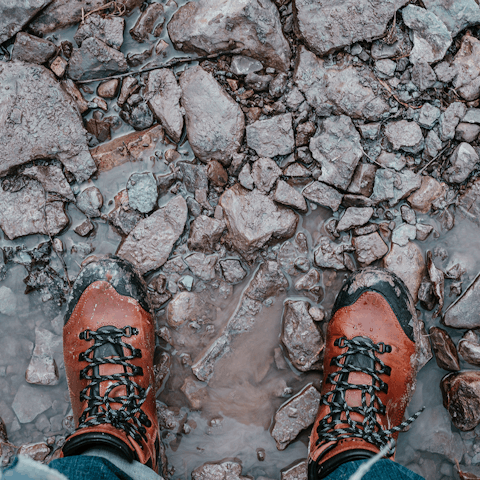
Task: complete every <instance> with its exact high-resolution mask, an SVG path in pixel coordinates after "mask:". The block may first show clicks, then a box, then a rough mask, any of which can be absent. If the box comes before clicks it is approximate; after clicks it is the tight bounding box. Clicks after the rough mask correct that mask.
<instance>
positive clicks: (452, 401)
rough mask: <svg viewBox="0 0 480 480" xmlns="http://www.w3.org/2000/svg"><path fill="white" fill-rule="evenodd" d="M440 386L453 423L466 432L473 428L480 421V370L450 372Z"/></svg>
mask: <svg viewBox="0 0 480 480" xmlns="http://www.w3.org/2000/svg"><path fill="white" fill-rule="evenodd" d="M440 388H441V390H442V396H443V406H444V407H445V408H446V409H447V411H448V413H449V414H450V416H451V418H452V422H453V424H454V425H455V426H456V427H457V428H458V429H459V430H462V431H464V432H466V431H469V430H473V429H474V428H475V427H476V426H477V425H478V424H479V423H480V371H478V370H464V371H461V372H453V373H449V374H448V375H446V376H445V377H443V378H442V381H441V382H440Z"/></svg>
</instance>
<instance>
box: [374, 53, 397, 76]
mask: <svg viewBox="0 0 480 480" xmlns="http://www.w3.org/2000/svg"><path fill="white" fill-rule="evenodd" d="M396 68H397V64H396V63H395V62H394V61H393V60H390V59H388V58H385V59H382V60H377V61H376V62H375V70H376V71H377V72H378V73H379V74H380V75H381V76H382V78H385V77H387V78H388V77H393V75H394V74H395V70H396Z"/></svg>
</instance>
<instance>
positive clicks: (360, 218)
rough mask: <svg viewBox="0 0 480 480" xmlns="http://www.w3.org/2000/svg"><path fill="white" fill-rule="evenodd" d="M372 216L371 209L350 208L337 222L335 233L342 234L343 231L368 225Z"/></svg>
mask: <svg viewBox="0 0 480 480" xmlns="http://www.w3.org/2000/svg"><path fill="white" fill-rule="evenodd" d="M372 215H373V208H372V207H366V208H356V207H350V208H347V210H345V213H344V214H343V216H342V218H341V219H340V221H339V222H338V225H337V232H343V231H345V230H350V229H351V228H354V227H361V226H362V225H365V224H366V223H368V221H369V220H370V218H372Z"/></svg>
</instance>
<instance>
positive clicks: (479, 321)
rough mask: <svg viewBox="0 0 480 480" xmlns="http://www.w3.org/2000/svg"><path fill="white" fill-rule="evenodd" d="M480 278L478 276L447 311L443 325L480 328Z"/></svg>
mask: <svg viewBox="0 0 480 480" xmlns="http://www.w3.org/2000/svg"><path fill="white" fill-rule="evenodd" d="M479 308H480V276H478V275H477V276H476V277H475V279H474V280H473V282H472V283H471V284H470V285H469V286H468V287H467V288H466V290H465V291H464V292H463V293H462V295H460V297H458V298H457V299H456V300H455V302H453V303H452V304H451V305H450V306H449V307H448V309H447V310H446V311H445V314H444V316H443V323H444V325H446V326H447V327H452V328H468V329H474V328H478V327H480V318H479V316H478V309H479Z"/></svg>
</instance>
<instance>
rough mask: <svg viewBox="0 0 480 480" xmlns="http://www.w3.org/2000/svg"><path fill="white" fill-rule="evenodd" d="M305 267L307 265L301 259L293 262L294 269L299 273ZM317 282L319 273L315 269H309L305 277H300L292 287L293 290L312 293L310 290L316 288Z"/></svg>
mask: <svg viewBox="0 0 480 480" xmlns="http://www.w3.org/2000/svg"><path fill="white" fill-rule="evenodd" d="M306 266H307V263H306V262H305V261H304V260H303V259H302V258H301V259H300V260H297V261H296V262H295V267H296V268H297V269H298V270H300V271H303V270H304V269H305V267H306ZM319 282H320V273H319V272H318V270H317V269H315V268H311V269H310V270H309V271H308V272H307V273H306V274H305V275H302V276H301V277H299V278H298V280H297V281H296V282H295V285H294V287H295V290H299V291H300V290H307V291H309V292H310V293H312V292H311V290H312V289H313V288H314V287H316V286H317V284H318V283H319Z"/></svg>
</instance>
